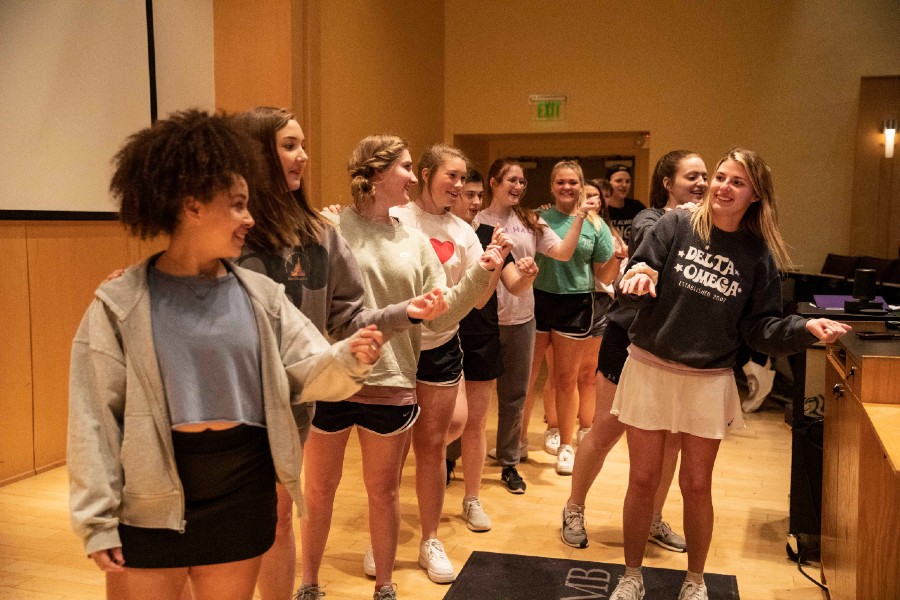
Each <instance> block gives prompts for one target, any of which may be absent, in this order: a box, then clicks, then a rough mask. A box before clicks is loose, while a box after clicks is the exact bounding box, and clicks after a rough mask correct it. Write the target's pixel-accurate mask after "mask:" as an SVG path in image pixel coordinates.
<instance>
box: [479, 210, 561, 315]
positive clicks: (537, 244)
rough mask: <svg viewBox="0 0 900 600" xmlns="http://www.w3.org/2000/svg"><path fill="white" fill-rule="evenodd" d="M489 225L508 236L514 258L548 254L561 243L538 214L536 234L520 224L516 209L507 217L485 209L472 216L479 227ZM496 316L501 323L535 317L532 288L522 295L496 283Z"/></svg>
mask: <svg viewBox="0 0 900 600" xmlns="http://www.w3.org/2000/svg"><path fill="white" fill-rule="evenodd" d="M482 223H483V224H485V225H490V226H491V227H502V228H503V230H504V232H506V235H507V237H509V238H510V239H511V240H512V243H513V249H512V255H513V258H515V259H517V260H518V259H520V258H524V257H526V256H530V257H532V258H534V255H535V253H536V252H540V253H541V254H547V252H549V251H550V249H551V248H553V246H555V245H557V244H559V243H560V242H562V239H560V237H559V236H558V235H556V232H554V231H553V230H552V229H550V227H548V226H547V223H546V222H545V221H544V220H543V219H541V218H540V217H538V223H540V224H541V225H543V227H541V233H540V235H537V236H536V235H535V234H534V232H532V231H531V230H530V229H528V228H527V227H525V226H524V225H523V224H522V221H520V220H519V217H518V216H517V215H516V213H515V212H512V211H510V213H509V216H508V217H506V218H503V217H498V216H497V215H494V214H491V213H489V212H487V211H481V212H480V213H478V214H477V215H475V221H474V222H473V225H474V226H475V227H478V225H480V224H482ZM497 302H498V310H497V316H498V317H499V319H500V324H501V325H521V324H522V323H527V322H528V321H530V320H531V319H532V318H533V317H534V294H533V293H532V290H531V288H529V289H528V291H527V292H525V293H523V294H522V295H521V296H516V295H515V294H511V293H509V291H507V289H506V288H505V287H503V286H502V285H498V286H497Z"/></svg>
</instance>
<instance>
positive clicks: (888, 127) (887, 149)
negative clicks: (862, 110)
mask: <svg viewBox="0 0 900 600" xmlns="http://www.w3.org/2000/svg"><path fill="white" fill-rule="evenodd" d="M896 136H897V119H885V120H884V157H885V158H893V157H894V138H895V137H896Z"/></svg>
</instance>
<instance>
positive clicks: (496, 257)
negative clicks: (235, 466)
mask: <svg viewBox="0 0 900 600" xmlns="http://www.w3.org/2000/svg"><path fill="white" fill-rule="evenodd" d="M478 264H480V265H481V266H482V268H484V269H485V270H486V271H494V270H495V269H499V268H500V267H502V266H503V255H502V254H501V253H500V248H499V247H498V246H495V245H494V244H490V245H489V246H488V247H487V249H486V250H485V251H484V254H482V255H481V258H479V259H478Z"/></svg>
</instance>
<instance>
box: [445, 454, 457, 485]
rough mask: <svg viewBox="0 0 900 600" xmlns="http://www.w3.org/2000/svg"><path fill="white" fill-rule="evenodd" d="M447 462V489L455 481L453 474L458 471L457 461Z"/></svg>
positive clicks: (450, 459) (448, 459)
mask: <svg viewBox="0 0 900 600" xmlns="http://www.w3.org/2000/svg"><path fill="white" fill-rule="evenodd" d="M444 460H445V461H446V462H447V487H450V481H451V480H452V479H453V472H454V471H455V470H456V461H455V460H453V459H452V458H445V459H444Z"/></svg>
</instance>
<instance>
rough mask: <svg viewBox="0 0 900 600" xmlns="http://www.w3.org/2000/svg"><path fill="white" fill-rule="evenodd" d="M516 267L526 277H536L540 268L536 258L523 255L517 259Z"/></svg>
mask: <svg viewBox="0 0 900 600" xmlns="http://www.w3.org/2000/svg"><path fill="white" fill-rule="evenodd" d="M516 268H517V269H518V270H519V273H521V274H522V275H523V276H525V277H535V276H537V274H538V271H540V269H539V268H538V266H537V263H536V262H534V259H533V258H532V257H530V256H523V257H522V258H520V259H519V260H517V261H516Z"/></svg>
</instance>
